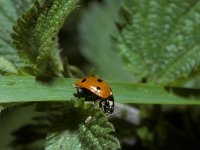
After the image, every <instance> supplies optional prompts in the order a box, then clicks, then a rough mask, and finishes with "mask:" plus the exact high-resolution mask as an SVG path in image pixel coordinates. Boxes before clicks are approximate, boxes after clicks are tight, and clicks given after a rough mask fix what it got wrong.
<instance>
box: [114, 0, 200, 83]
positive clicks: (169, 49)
mask: <svg viewBox="0 0 200 150" xmlns="http://www.w3.org/2000/svg"><path fill="white" fill-rule="evenodd" d="M122 10H123V14H122V18H126V19H127V20H126V22H123V24H121V26H122V28H121V29H120V36H119V37H118V43H116V45H117V47H118V48H117V49H118V52H119V53H120V54H121V56H122V57H124V58H125V59H126V60H127V61H126V62H125V64H126V67H127V68H128V69H129V70H130V71H132V72H133V73H134V74H137V75H138V76H140V77H147V78H148V79H149V81H151V82H158V83H168V82H171V81H174V80H176V79H178V78H181V77H187V76H188V75H189V74H190V73H191V71H192V70H194V69H195V68H196V67H197V66H199V64H200V59H199V58H200V45H199V38H198V37H199V33H200V30H199V25H200V21H199V20H200V19H199V18H200V15H199V12H200V2H199V1H194V2H191V1H189V0H184V1H181V0H175V1H159V0H150V1H148V2H144V1H132V2H130V0H125V1H124V3H123V6H122ZM124 20H125V19H124Z"/></svg>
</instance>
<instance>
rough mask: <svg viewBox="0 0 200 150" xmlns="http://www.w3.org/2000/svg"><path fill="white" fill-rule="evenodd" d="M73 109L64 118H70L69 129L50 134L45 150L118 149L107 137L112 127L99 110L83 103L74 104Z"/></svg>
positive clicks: (114, 142)
mask: <svg viewBox="0 0 200 150" xmlns="http://www.w3.org/2000/svg"><path fill="white" fill-rule="evenodd" d="M74 107H75V108H74V109H75V110H72V111H71V112H70V111H69V110H68V111H69V112H70V114H69V115H65V118H67V117H68V118H71V120H69V119H68V122H67V124H68V126H69V124H71V126H72V127H71V129H70V128H68V129H65V130H62V131H54V132H50V133H49V134H48V135H47V142H46V148H45V150H54V149H76V150H84V149H95V150H102V149H117V148H119V147H120V145H119V142H118V141H117V139H116V138H114V137H113V136H111V135H109V133H110V132H113V131H114V127H113V125H112V124H111V123H109V122H108V119H107V117H106V116H105V115H104V114H103V113H102V112H101V110H100V109H94V105H92V104H85V105H83V101H79V102H78V101H77V102H75V105H74ZM71 109H72V108H71ZM72 115H73V117H72ZM77 119H79V120H77ZM75 120H76V121H75ZM63 122H64V120H63Z"/></svg>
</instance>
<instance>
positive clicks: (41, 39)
mask: <svg viewBox="0 0 200 150" xmlns="http://www.w3.org/2000/svg"><path fill="white" fill-rule="evenodd" d="M77 2H78V0H48V1H46V0H43V1H42V2H40V1H35V3H34V5H33V6H32V7H31V8H30V9H29V10H28V11H27V12H26V13H24V14H23V15H22V16H21V17H20V18H19V19H18V21H17V24H16V25H15V26H14V27H13V29H14V33H13V34H12V38H13V40H14V44H15V45H16V47H17V49H18V52H19V53H20V55H21V56H22V57H23V58H25V60H26V61H28V62H30V63H31V64H34V65H35V66H36V70H37V72H38V73H39V75H43V76H49V75H56V76H60V75H61V74H62V72H63V65H62V61H61V58H60V55H59V49H58V45H57V33H58V31H59V29H60V28H61V27H62V25H63V23H64V20H65V18H66V17H67V16H68V15H69V13H70V12H71V11H72V10H73V9H74V8H75V7H76V4H77Z"/></svg>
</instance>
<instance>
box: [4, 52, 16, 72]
mask: <svg viewBox="0 0 200 150" xmlns="http://www.w3.org/2000/svg"><path fill="white" fill-rule="evenodd" d="M0 73H1V74H17V73H18V70H17V68H16V66H15V65H13V64H12V63H11V62H9V61H8V60H6V59H4V58H3V57H1V56H0Z"/></svg>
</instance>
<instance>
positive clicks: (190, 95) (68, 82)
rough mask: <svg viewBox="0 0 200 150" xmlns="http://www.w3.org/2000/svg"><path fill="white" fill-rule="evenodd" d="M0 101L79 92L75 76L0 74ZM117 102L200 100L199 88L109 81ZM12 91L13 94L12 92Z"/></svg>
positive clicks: (44, 98) (63, 98) (66, 96)
mask: <svg viewBox="0 0 200 150" xmlns="http://www.w3.org/2000/svg"><path fill="white" fill-rule="evenodd" d="M0 83H1V84H0V104H4V105H5V104H9V103H16V102H18V103H20V102H21V103H22V102H39V101H41V102H42V101H43V102H45V101H46V102H47V101H56V102H59V101H60V102H61V101H69V100H70V99H72V98H73V97H74V96H73V94H74V93H76V89H75V88H74V86H73V85H74V83H75V79H72V78H56V79H45V78H44V79H36V78H35V77H27V76H24V77H22V76H8V77H3V76H2V77H0ZM108 83H109V85H110V86H111V88H112V90H113V93H114V98H115V102H123V103H140V104H195V105H198V104H200V101H199V97H200V95H199V93H200V90H199V89H190V88H178V87H163V86H158V85H147V84H138V83H127V82H113V81H108ZM10 93H12V94H10Z"/></svg>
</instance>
